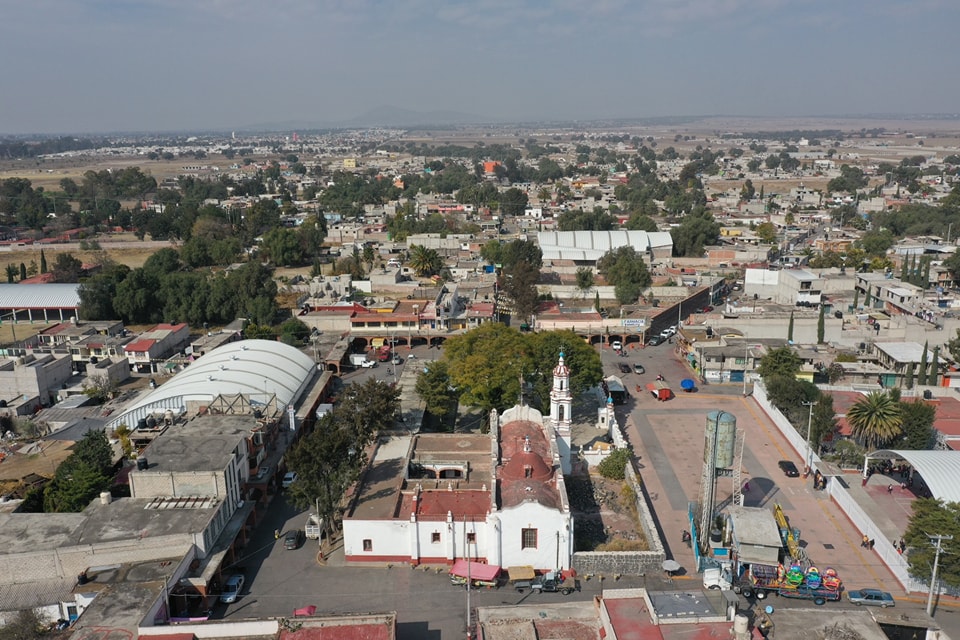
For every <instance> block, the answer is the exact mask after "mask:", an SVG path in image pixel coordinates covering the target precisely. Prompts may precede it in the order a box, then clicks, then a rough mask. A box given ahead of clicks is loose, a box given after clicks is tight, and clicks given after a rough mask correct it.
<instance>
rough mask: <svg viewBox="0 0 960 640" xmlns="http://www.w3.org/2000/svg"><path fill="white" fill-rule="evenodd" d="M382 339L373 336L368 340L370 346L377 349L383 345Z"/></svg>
mask: <svg viewBox="0 0 960 640" xmlns="http://www.w3.org/2000/svg"><path fill="white" fill-rule="evenodd" d="M384 341H385V339H384V338H374V339H373V340H371V341H370V346H372V347H373V348H374V349H379V348H380V347H382V346H383V343H384Z"/></svg>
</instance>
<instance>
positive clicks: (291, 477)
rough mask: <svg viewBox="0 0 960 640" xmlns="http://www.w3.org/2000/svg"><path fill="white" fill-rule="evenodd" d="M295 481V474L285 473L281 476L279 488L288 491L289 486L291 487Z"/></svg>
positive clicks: (292, 472)
mask: <svg viewBox="0 0 960 640" xmlns="http://www.w3.org/2000/svg"><path fill="white" fill-rule="evenodd" d="M296 481H297V472H296V471H287V473H285V474H284V476H283V480H282V481H281V483H280V486H282V487H283V488H284V489H289V488H290V485H292V484H293V483H294V482H296Z"/></svg>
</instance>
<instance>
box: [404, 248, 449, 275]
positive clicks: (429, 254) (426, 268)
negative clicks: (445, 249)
mask: <svg viewBox="0 0 960 640" xmlns="http://www.w3.org/2000/svg"><path fill="white" fill-rule="evenodd" d="M410 268H411V269H413V272H414V273H415V274H417V276H419V277H421V278H423V277H426V276H432V275H436V274H438V273H440V270H441V269H442V268H443V259H442V258H441V257H440V254H439V253H437V251H436V249H428V248H427V247H425V246H423V245H420V244H415V245H413V246H412V247H410Z"/></svg>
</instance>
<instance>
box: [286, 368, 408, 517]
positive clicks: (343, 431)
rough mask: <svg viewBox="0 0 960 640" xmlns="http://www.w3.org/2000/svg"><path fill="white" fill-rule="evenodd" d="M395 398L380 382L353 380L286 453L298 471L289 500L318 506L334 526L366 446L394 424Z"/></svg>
mask: <svg viewBox="0 0 960 640" xmlns="http://www.w3.org/2000/svg"><path fill="white" fill-rule="evenodd" d="M398 399H399V390H398V389H395V388H393V387H391V386H390V385H388V384H386V383H384V382H382V381H380V380H376V379H370V380H368V381H367V382H365V383H363V384H362V385H358V384H351V385H349V386H348V387H347V388H346V389H345V391H344V393H343V394H341V396H340V399H339V401H338V402H337V404H336V405H335V406H334V409H333V411H331V412H330V413H327V414H326V415H324V416H323V417H322V418H320V420H318V421H317V425H316V428H315V429H314V430H313V432H312V433H310V434H309V435H307V436H306V437H304V438H302V439H301V440H300V441H298V442H297V443H296V444H294V445H293V446H292V447H291V448H290V449H289V450H288V451H287V453H286V454H285V459H286V461H287V465H288V467H289V469H290V470H291V471H294V472H296V474H297V481H296V482H295V483H294V484H293V485H292V486H291V487H290V491H289V496H290V500H291V501H292V502H293V503H294V504H295V505H296V506H297V507H299V508H301V509H309V508H311V507H313V508H319V514H318V515H319V516H320V517H322V518H323V520H324V523H325V526H326V527H327V531H328V532H332V531H334V530H335V529H334V523H335V522H336V521H337V520H338V519H339V517H340V511H339V509H340V504H341V501H342V500H343V495H344V493H345V491H346V490H347V488H348V487H350V485H351V484H353V483H354V482H355V481H356V479H357V478H358V477H359V474H360V470H361V469H362V468H363V466H364V464H365V463H366V460H367V454H366V448H367V447H368V446H369V445H370V443H371V442H373V438H374V437H375V436H376V434H377V432H379V431H381V430H384V429H386V428H388V427H390V426H392V424H393V420H394V417H395V416H396V414H397V409H398V407H399V404H398Z"/></svg>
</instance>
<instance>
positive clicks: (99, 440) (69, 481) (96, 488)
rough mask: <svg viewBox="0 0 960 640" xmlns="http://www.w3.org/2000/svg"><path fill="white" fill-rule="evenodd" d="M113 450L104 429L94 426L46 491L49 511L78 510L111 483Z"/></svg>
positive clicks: (46, 504)
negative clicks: (97, 428)
mask: <svg viewBox="0 0 960 640" xmlns="http://www.w3.org/2000/svg"><path fill="white" fill-rule="evenodd" d="M112 466H113V451H112V449H111V448H110V443H109V442H108V441H107V437H106V435H105V433H104V432H103V431H97V430H91V431H88V432H87V433H86V435H84V437H83V439H82V440H80V441H79V442H78V443H77V444H76V445H74V450H73V453H72V454H70V457H68V458H67V459H66V460H64V461H63V462H62V463H61V464H60V466H59V467H57V471H56V473H55V474H54V476H53V480H52V481H51V482H50V484H48V485H47V486H46V488H45V489H44V492H43V510H44V511H45V512H47V513H78V512H80V511H83V510H84V509H85V508H86V507H87V505H89V504H90V501H91V500H93V499H94V498H95V497H96V496H97V495H99V493H100V492H101V491H105V490H106V489H108V488H109V487H110V483H111V477H112V474H111V468H112Z"/></svg>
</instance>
